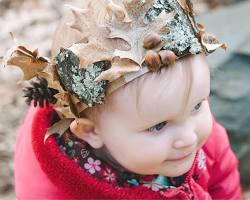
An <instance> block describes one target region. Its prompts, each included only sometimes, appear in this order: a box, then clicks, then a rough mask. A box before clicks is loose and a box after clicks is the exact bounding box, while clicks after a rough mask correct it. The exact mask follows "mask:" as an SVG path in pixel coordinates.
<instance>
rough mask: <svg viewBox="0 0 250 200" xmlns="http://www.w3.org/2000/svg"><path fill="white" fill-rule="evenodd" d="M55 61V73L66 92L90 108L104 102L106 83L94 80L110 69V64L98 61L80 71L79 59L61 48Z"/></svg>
mask: <svg viewBox="0 0 250 200" xmlns="http://www.w3.org/2000/svg"><path fill="white" fill-rule="evenodd" d="M56 61H57V73H58V75H59V77H60V80H61V82H62V84H63V85H64V87H65V89H66V90H67V91H69V92H71V93H73V94H75V95H76V96H77V97H78V98H79V99H81V100H82V101H83V102H84V103H86V104H87V105H88V106H90V107H92V106H94V105H95V104H102V103H103V102H104V100H105V89H106V87H107V84H108V81H99V82H96V81H94V80H95V78H97V77H98V76H99V75H100V74H101V73H102V72H103V71H104V70H107V69H108V67H110V62H108V61H100V62H96V63H94V64H90V65H88V66H87V68H86V69H80V68H79V64H80V60H79V58H78V57H77V56H76V55H75V54H74V53H73V52H72V51H70V50H68V49H63V48H62V49H61V50H60V53H59V54H58V55H57V57H56Z"/></svg>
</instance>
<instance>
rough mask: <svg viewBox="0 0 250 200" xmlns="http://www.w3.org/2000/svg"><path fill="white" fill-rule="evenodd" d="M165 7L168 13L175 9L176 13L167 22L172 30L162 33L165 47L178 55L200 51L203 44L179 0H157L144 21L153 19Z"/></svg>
mask: <svg viewBox="0 0 250 200" xmlns="http://www.w3.org/2000/svg"><path fill="white" fill-rule="evenodd" d="M164 9H165V12H166V13H170V12H172V11H175V12H176V15H175V17H174V19H173V20H172V21H170V22H167V23H166V27H167V28H169V29H170V30H171V31H170V33H167V34H161V35H160V36H161V39H162V41H165V42H166V44H165V46H164V47H163V49H167V50H171V51H173V52H175V54H176V55H177V56H178V57H181V56H184V55H186V54H188V53H191V54H198V53H200V52H201V51H202V46H201V44H200V42H199V40H198V39H197V37H196V36H195V31H194V29H193V27H192V25H191V23H190V21H189V19H188V17H187V16H186V15H185V13H184V11H183V9H182V8H181V7H180V5H179V3H178V2H177V0H155V2H154V5H153V7H152V8H151V9H149V11H148V12H147V13H146V15H145V17H144V23H150V22H151V21H153V20H154V19H155V18H156V17H157V16H158V15H159V14H160V13H161V12H162V11H163V10H164Z"/></svg>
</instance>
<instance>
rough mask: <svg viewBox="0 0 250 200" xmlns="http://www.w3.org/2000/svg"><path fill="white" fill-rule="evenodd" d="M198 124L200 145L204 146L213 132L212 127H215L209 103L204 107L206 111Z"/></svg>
mask: <svg viewBox="0 0 250 200" xmlns="http://www.w3.org/2000/svg"><path fill="white" fill-rule="evenodd" d="M197 124H198V129H197V132H198V135H199V143H200V145H203V144H204V143H205V142H206V140H207V139H208V137H209V135H210V133H211V131H212V125H213V119H212V115H211V112H210V109H209V105H208V104H207V103H206V104H205V105H204V109H203V111H202V113H201V115H200V116H199V118H198V123H197Z"/></svg>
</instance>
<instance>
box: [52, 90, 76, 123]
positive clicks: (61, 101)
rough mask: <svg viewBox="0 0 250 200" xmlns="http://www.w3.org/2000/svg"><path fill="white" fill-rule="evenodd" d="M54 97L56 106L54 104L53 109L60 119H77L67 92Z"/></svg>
mask: <svg viewBox="0 0 250 200" xmlns="http://www.w3.org/2000/svg"><path fill="white" fill-rule="evenodd" d="M54 97H55V98H56V99H57V102H56V104H54V108H55V110H56V111H57V112H58V114H59V116H60V118H61V119H62V118H76V117H78V115H77V113H76V110H75V107H74V105H73V103H72V100H71V98H70V94H69V93H68V92H61V93H57V94H56V95H54Z"/></svg>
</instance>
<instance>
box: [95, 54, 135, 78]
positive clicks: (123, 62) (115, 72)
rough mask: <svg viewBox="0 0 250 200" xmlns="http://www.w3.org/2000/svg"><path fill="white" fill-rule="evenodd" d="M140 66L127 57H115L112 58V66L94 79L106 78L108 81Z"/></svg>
mask: <svg viewBox="0 0 250 200" xmlns="http://www.w3.org/2000/svg"><path fill="white" fill-rule="evenodd" d="M139 70H140V66H139V65H138V64H137V63H135V62H133V61H132V60H130V59H128V58H122V59H120V58H119V57H115V58H114V59H113V60H112V66H111V68H110V69H108V70H106V71H104V72H102V73H101V74H100V75H99V76H98V77H97V78H96V79H95V81H102V80H108V81H110V82H112V81H114V80H116V79H118V78H120V77H121V76H123V75H125V74H127V73H129V72H135V71H139Z"/></svg>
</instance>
